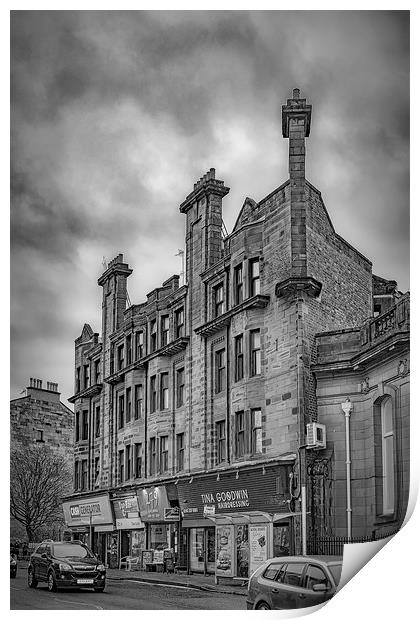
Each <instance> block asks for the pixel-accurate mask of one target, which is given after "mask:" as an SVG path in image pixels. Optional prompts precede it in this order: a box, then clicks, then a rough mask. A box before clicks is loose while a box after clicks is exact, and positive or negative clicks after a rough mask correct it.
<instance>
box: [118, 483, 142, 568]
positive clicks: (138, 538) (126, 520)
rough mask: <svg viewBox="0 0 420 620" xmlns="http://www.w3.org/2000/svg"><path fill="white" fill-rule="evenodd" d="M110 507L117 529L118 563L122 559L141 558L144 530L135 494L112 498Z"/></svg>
mask: <svg viewBox="0 0 420 620" xmlns="http://www.w3.org/2000/svg"><path fill="white" fill-rule="evenodd" d="M112 505H113V508H114V515H115V526H116V529H117V533H118V536H117V555H118V561H119V560H120V559H121V558H122V557H126V556H131V557H139V556H141V550H142V549H144V548H145V542H146V541H145V528H144V523H143V522H142V520H141V518H140V508H139V501H138V497H137V494H135V493H131V494H130V495H124V496H119V497H116V498H113V500H112Z"/></svg>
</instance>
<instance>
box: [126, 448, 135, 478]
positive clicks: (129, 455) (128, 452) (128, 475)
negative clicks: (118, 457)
mask: <svg viewBox="0 0 420 620" xmlns="http://www.w3.org/2000/svg"><path fill="white" fill-rule="evenodd" d="M131 452H132V448H131V444H127V445H126V446H125V471H124V474H125V481H128V480H131V470H132V466H133V463H132V453H131Z"/></svg>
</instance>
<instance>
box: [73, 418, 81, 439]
mask: <svg viewBox="0 0 420 620" xmlns="http://www.w3.org/2000/svg"><path fill="white" fill-rule="evenodd" d="M74 426H75V428H74V430H75V433H76V439H75V441H76V443H77V442H78V441H79V439H80V413H79V411H76V422H75V425H74Z"/></svg>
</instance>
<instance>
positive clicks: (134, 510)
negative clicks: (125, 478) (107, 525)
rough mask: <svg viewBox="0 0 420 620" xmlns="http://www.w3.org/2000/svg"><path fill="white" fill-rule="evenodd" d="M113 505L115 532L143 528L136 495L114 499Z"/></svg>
mask: <svg viewBox="0 0 420 620" xmlns="http://www.w3.org/2000/svg"><path fill="white" fill-rule="evenodd" d="M113 505H114V513H115V524H116V527H117V530H132V529H138V528H141V527H144V525H143V523H142V522H141V519H140V511H139V503H138V499H137V495H130V496H128V497H122V498H120V499H115V500H114V501H113Z"/></svg>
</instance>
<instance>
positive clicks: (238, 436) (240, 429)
mask: <svg viewBox="0 0 420 620" xmlns="http://www.w3.org/2000/svg"><path fill="white" fill-rule="evenodd" d="M235 446H236V456H237V457H241V456H244V454H245V413H244V412H243V411H237V412H236V414H235Z"/></svg>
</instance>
